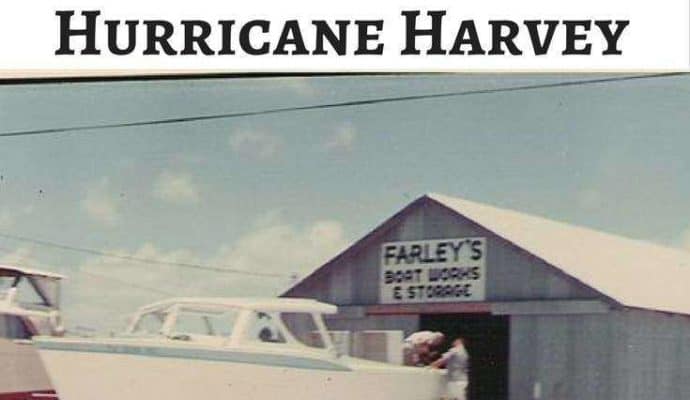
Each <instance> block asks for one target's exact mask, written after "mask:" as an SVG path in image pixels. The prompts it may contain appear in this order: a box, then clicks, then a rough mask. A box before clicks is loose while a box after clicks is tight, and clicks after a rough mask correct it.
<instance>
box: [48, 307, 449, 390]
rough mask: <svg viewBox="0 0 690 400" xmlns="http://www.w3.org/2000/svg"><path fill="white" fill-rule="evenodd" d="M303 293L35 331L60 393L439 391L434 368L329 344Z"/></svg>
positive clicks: (149, 310) (319, 311)
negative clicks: (105, 327)
mask: <svg viewBox="0 0 690 400" xmlns="http://www.w3.org/2000/svg"><path fill="white" fill-rule="evenodd" d="M336 311H337V309H336V307H335V306H333V305H330V304H324V303H320V302H317V301H314V300H310V299H226V298H219V299H212V298H203V299H195V298H180V299H171V300H167V301H162V302H159V303H154V304H151V305H149V306H145V307H143V308H141V309H139V310H138V312H137V313H136V314H135V316H134V317H133V320H132V322H131V324H130V326H129V328H128V329H127V331H126V334H124V335H123V336H122V337H109V338H102V339H93V338H91V339H86V338H49V337H40V338H35V342H36V344H37V346H38V348H39V352H40V356H41V358H42V359H43V361H44V363H45V365H46V368H47V370H48V373H49V375H50V377H51V379H52V381H53V383H54V384H55V387H56V390H57V393H58V395H59V396H60V398H61V399H66V400H92V399H99V400H115V399H117V400H121V399H129V400H143V399H147V400H149V399H166V400H189V399H198V398H203V399H206V400H213V399H241V400H252V399H255V400H269V399H270V400H275V399H300V400H324V399H332V400H352V399H376V400H393V399H395V400H432V399H433V400H438V399H439V398H440V396H441V393H442V389H443V382H444V375H443V373H442V372H440V371H438V370H432V369H424V368H415V367H404V366H397V365H392V364H386V363H379V362H373V361H367V360H361V359H356V358H351V357H348V356H345V355H340V354H338V353H337V351H336V350H335V348H334V346H333V343H332V341H331V338H330V336H329V334H328V333H327V331H326V326H325V324H324V321H323V316H322V315H323V314H333V313H335V312H336Z"/></svg>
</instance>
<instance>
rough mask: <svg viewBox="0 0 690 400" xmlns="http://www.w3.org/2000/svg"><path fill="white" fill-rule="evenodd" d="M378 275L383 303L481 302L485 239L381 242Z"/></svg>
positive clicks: (484, 276)
mask: <svg viewBox="0 0 690 400" xmlns="http://www.w3.org/2000/svg"><path fill="white" fill-rule="evenodd" d="M380 273H381V275H380V277H379V300H380V302H381V303H383V304H397V303H439V302H459V301H482V300H484V289H485V284H486V238H483V237H471V238H457V239H435V240H415V241H407V242H389V243H384V244H383V245H381V272H380Z"/></svg>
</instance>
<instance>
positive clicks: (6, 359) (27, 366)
mask: <svg viewBox="0 0 690 400" xmlns="http://www.w3.org/2000/svg"><path fill="white" fill-rule="evenodd" d="M62 278H63V277H62V276H61V275H57V274H53V273H50V272H44V271H37V270H31V269H26V268H20V267H11V266H5V265H0V400H29V399H32V400H33V399H37V398H55V392H54V391H53V388H52V385H51V383H50V380H49V379H48V375H47V373H46V371H45V369H44V368H43V364H42V363H41V360H40V358H39V356H38V352H37V351H36V348H35V347H34V346H33V345H32V342H31V338H32V337H33V336H35V335H43V336H60V335H62V334H63V333H64V328H63V327H62V322H61V316H60V307H59V298H60V286H59V285H60V280H61V279H62Z"/></svg>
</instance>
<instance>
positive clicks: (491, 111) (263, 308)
mask: <svg viewBox="0 0 690 400" xmlns="http://www.w3.org/2000/svg"><path fill="white" fill-rule="evenodd" d="M689 104H690V76H689V75H688V74H686V73H648V74H639V73H638V74H633V73H628V74H599V73H589V74H535V73H530V74H506V73H502V74H490V73H484V74H470V73H465V74H450V73H449V74H445V73H436V74H421V73H415V74H330V75H329V74H320V75H318V74H317V75H309V74H306V75H283V76H252V75H238V76H226V77H222V76H218V77H213V76H207V77H205V78H193V77H188V78H185V77H179V78H176V79H163V78H158V79H157V78H143V77H139V78H136V79H108V80H100V81H99V80H97V79H85V80H78V79H77V80H64V81H60V80H55V81H46V82H16V83H9V84H3V85H0V355H1V356H0V357H1V359H2V362H0V399H1V400H30V399H39V398H40V399H60V400H93V399H101V400H130V399H131V400H144V399H166V400H189V399H236V400H242V399H245V400H249V399H256V400H269V399H271V400H273V399H295V400H297V399H299V400H324V399H333V400H354V399H360V398H365V399H372V400H441V399H444V400H461V399H469V400H532V399H534V400H538V399H544V400H566V399H567V400H596V399H599V400H632V399H639V400H650V399H668V400H683V399H687V398H688V397H689V396H690V294H689V292H690V291H689V289H690V201H688V199H690V157H689V153H688V149H690V135H688V133H689V132H688V129H689V128H688V127H690V112H689V110H690V108H689V107H688V105H689Z"/></svg>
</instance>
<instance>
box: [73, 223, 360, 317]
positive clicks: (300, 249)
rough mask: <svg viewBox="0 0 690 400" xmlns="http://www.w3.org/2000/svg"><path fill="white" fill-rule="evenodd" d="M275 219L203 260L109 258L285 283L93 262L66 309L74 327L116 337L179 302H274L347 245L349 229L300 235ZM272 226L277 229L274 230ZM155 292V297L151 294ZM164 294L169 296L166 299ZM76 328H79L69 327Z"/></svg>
mask: <svg viewBox="0 0 690 400" xmlns="http://www.w3.org/2000/svg"><path fill="white" fill-rule="evenodd" d="M278 219H279V218H275V217H274V216H271V217H270V218H268V219H266V220H265V221H266V223H264V224H261V225H257V226H255V227H254V228H253V229H252V230H251V231H249V232H247V233H246V234H245V235H244V236H242V237H240V238H239V239H237V240H236V241H234V242H232V243H229V244H227V245H223V246H220V248H218V249H217V250H216V251H215V252H214V253H213V254H211V255H210V256H207V257H201V256H199V255H198V254H194V253H193V252H191V251H189V250H186V249H176V250H173V251H165V250H162V249H160V248H158V247H157V246H155V245H154V244H152V243H145V244H143V245H142V246H140V247H139V248H138V249H137V250H135V251H129V252H128V251H123V250H110V251H108V252H109V253H116V254H119V255H122V256H130V257H136V258H143V259H155V260H164V261H166V262H171V263H187V264H203V265H210V266H216V267H219V268H232V269H238V270H245V271H252V272H261V273H275V274H281V275H285V276H281V277H267V276H249V275H241V274H232V273H218V272H210V271H204V270H200V269H194V268H184V267H176V266H172V265H160V264H146V263H139V262H135V261H128V260H123V259H114V258H109V257H92V258H90V259H88V260H86V261H85V262H84V263H83V264H82V265H81V266H80V267H79V270H80V271H83V273H81V274H79V273H75V274H74V275H75V276H70V279H69V285H70V288H69V291H68V292H69V296H68V297H69V298H68V299H67V300H68V301H67V302H66V307H65V308H66V311H67V312H68V315H67V317H68V325H69V326H75V325H76V324H77V321H78V322H79V324H81V325H85V326H89V327H94V328H99V329H114V328H117V327H121V326H122V324H123V322H124V320H123V318H122V317H123V316H124V315H125V314H127V313H130V312H133V311H134V310H135V309H136V308H137V307H139V306H141V305H143V304H146V303H149V302H152V301H156V300H159V299H162V298H166V297H170V295H174V296H226V297H232V296H274V295H277V294H279V293H281V292H282V291H283V290H285V289H286V288H287V287H288V286H289V285H290V284H291V283H292V279H291V277H290V275H292V274H295V275H297V276H298V277H303V276H304V275H306V274H308V273H309V272H311V271H312V270H313V269H314V268H316V267H318V266H320V265H321V264H322V263H323V262H325V261H327V260H328V259H329V258H331V257H333V256H335V255H336V254H337V253H338V252H339V251H340V250H341V249H343V248H344V247H345V245H346V244H347V240H346V238H345V235H344V229H343V227H342V225H341V224H340V223H339V222H337V221H331V220H319V221H315V222H314V223H312V224H310V225H308V226H306V227H304V228H297V227H294V226H292V225H289V224H286V223H281V222H279V221H278ZM270 221H273V223H270ZM147 288H148V289H154V290H148V289H147ZM161 292H164V293H161ZM70 320H72V321H70Z"/></svg>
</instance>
